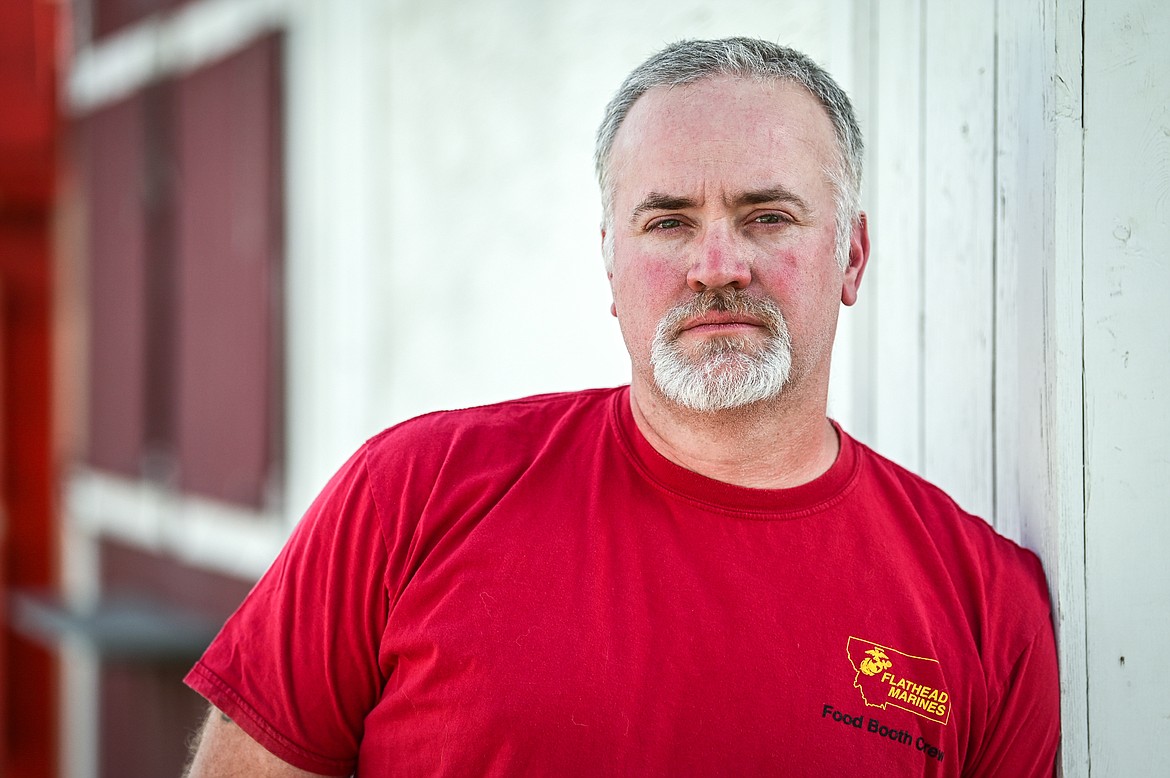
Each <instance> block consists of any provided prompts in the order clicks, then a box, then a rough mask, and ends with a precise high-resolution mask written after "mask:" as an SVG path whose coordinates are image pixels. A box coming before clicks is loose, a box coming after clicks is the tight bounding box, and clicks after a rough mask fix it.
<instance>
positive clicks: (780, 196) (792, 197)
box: [723, 186, 808, 211]
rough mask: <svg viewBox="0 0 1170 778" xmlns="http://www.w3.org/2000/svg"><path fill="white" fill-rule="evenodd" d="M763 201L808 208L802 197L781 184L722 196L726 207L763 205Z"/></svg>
mask: <svg viewBox="0 0 1170 778" xmlns="http://www.w3.org/2000/svg"><path fill="white" fill-rule="evenodd" d="M764 203H792V204H793V205H795V206H796V207H798V208H801V209H803V210H806V211H807V210H808V203H806V202H805V201H804V198H802V197H801V196H800V195H798V194H796V193H795V192H793V191H791V190H789V189H785V188H784V187H782V186H770V187H766V188H764V189H750V190H747V191H744V192H737V193H735V194H734V195H732V196H731V197H725V198H723V204H724V205H726V206H728V207H732V206H736V205H763V204H764Z"/></svg>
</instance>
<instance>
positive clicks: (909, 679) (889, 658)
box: [846, 637, 951, 724]
mask: <svg viewBox="0 0 1170 778" xmlns="http://www.w3.org/2000/svg"><path fill="white" fill-rule="evenodd" d="M846 651H847V653H848V654H849V663H850V664H851V665H853V670H854V672H855V673H856V675H855V676H854V677H853V685H854V686H855V687H856V688H857V689H858V690H859V691H860V692H861V699H862V701H863V702H864V703H865V704H866V705H868V706H869V707H871V708H882V709H883V710H884V709H885V708H886V706H890V707H894V708H901V709H902V710H905V711H909V712H910V713H913V714H914V715H916V716H921V717H922V718H924V719H930V720H931V721H937V722H938V723H939V724H946V723H947V722H948V721H950V718H951V695H950V692H948V691H947V684H946V679H944V678H943V673H942V666H941V665H939V662H938V660H937V659H931V658H929V657H925V656H912V655H910V654H903V653H902V652H901V651H898V650H896V649H893V648H890V647H889V646H883V645H882V644H881V643H874V642H872V641H869V640H862V639H861V638H855V637H850V638H849V644H848V646H847V648H846Z"/></svg>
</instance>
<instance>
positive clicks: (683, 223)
mask: <svg viewBox="0 0 1170 778" xmlns="http://www.w3.org/2000/svg"><path fill="white" fill-rule="evenodd" d="M838 159H839V157H838V153H837V150H836V146H835V143H834V135H833V128H832V124H831V123H830V121H829V118H828V116H827V115H826V113H825V111H824V109H823V108H822V107H821V106H820V104H819V103H818V102H817V101H816V99H815V98H813V97H812V96H811V95H810V94H808V92H806V91H805V90H804V89H803V88H802V87H800V86H797V85H793V84H790V83H787V82H775V81H754V80H743V79H735V78H730V77H719V78H710V79H706V80H704V81H700V82H698V83H695V84H692V85H689V86H685V87H675V88H672V89H667V88H657V89H653V90H651V91H650V92H647V93H646V94H645V95H643V96H642V97H641V98H640V99H639V100H638V102H637V103H635V104H634V107H633V108H632V109H631V110H630V113H629V115H628V116H627V117H626V120H625V122H624V123H623V124H622V127H621V129H620V130H619V131H618V134H617V138H616V139H615V142H614V147H613V152H612V155H611V157H610V170H611V178H610V180H611V181H612V182H613V213H612V218H611V221H610V224H609V227H608V230H609V234H608V235H607V236H606V237H607V238H608V239H609V240H612V242H613V243H612V250H613V263H612V268H611V272H610V284H611V288H612V290H613V300H614V308H613V311H614V314H615V315H616V316H617V317H618V320H619V323H620V324H621V328H622V335H623V337H624V338H625V341H626V347H627V348H628V349H629V352H630V357H631V360H632V363H633V369H634V370H633V372H634V375H633V381H634V384H635V386H638V387H642V388H645V389H649V390H650V391H653V392H655V393H656V394H658V395H659V396H662V397H665V398H667V399H669V400H671V401H673V402H675V403H677V404H680V405H683V406H684V407H689V408H692V409H695V410H704V411H715V410H724V409H727V408H734V407H740V406H744V405H751V404H753V403H756V402H761V401H766V400H770V399H772V398H774V397H776V396H778V395H779V394H780V393H781V391H782V390H784V391H788V388H789V387H796V386H798V385H799V386H802V387H804V388H806V389H811V390H816V391H822V390H823V388H824V387H825V386H827V382H828V370H829V356H830V352H831V348H832V342H833V336H834V334H835V331H836V323H837V311H838V306H839V301H844V302H846V303H847V304H851V303H852V302H853V301H854V299H855V298H856V289H857V284H858V283H859V282H860V278H861V271H862V269H863V268H864V264H865V255H866V254H867V252H868V239H867V238H866V236H865V234H864V233H865V230H864V227H859V228H857V229H855V230H854V231H853V239H852V242H851V246H850V253H851V256H850V265H849V267H848V268H847V269H846V270H845V271H842V270H841V269H840V268H839V266H838V265H837V262H836V259H835V251H834V249H835V245H834V244H835V219H836V209H835V199H834V190H833V185H832V183H831V182H830V180H829V177H828V172H827V171H829V170H831V169H833V168H834V167H835V166H836V165H838Z"/></svg>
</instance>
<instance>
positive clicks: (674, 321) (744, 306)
mask: <svg viewBox="0 0 1170 778" xmlns="http://www.w3.org/2000/svg"><path fill="white" fill-rule="evenodd" d="M711 311H715V312H717V313H730V314H736V315H741V316H750V317H752V318H753V319H759V320H760V322H761V323H763V325H764V327H765V329H767V330H768V334H770V335H772V336H773V337H783V336H785V335H786V334H787V332H788V327H787V325H786V324H785V322H784V314H783V312H782V311H781V310H780V306H779V305H777V304H776V303H775V302H773V301H772V300H769V299H768V298H766V297H752V296H751V295H748V294H746V293H745V292H743V291H742V290H740V289H729V288H726V287H720V288H717V289H706V290H704V291H702V292H699V293H697V294H696V295H695V296H694V297H692V298H691V299H690V300H687V301H686V302H683V303H679V304H678V305H676V306H674V307H673V308H671V309H670V310H669V311H667V312H666V315H665V316H663V317H662V321H660V322H659V324H658V331H659V333H660V334H661V335H663V336H665V337H667V338H670V339H672V340H673V339H674V338H677V337H678V336H679V333H680V332H681V328H682V325H683V322H685V321H687V320H688V319H692V318H695V317H697V316H702V315H703V314H705V313H709V312H711Z"/></svg>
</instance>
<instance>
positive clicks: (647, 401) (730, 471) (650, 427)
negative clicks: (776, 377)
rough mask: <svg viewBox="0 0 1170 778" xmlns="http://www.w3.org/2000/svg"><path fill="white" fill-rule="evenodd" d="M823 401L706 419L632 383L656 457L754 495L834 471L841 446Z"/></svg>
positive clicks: (792, 400) (789, 401) (633, 402)
mask: <svg viewBox="0 0 1170 778" xmlns="http://www.w3.org/2000/svg"><path fill="white" fill-rule="evenodd" d="M790 388H792V389H795V387H790ZM825 396H826V393H825V392H821V393H819V397H814V398H804V397H799V396H796V395H795V393H793V394H789V393H788V392H787V391H786V392H785V393H784V394H782V395H781V396H780V397H779V398H777V399H775V400H772V401H770V402H766V403H757V404H754V405H751V406H745V407H743V408H737V409H734V410H730V411H720V412H715V413H703V412H698V411H692V410H690V409H688V408H683V407H682V406H679V405H678V404H676V403H674V402H672V401H671V400H668V399H666V398H665V397H664V396H663V395H662V394H661V393H660V392H658V391H656V390H654V389H653V388H649V387H646V386H642V385H640V382H637V381H635V382H633V383H632V384H631V385H630V406H631V410H632V411H633V415H634V421H635V422H636V423H637V425H638V429H639V430H640V431H641V433H642V435H643V436H644V437H645V438H646V440H647V441H648V442H649V443H650V445H652V446H653V447H654V448H655V450H657V451H658V453H660V454H662V455H663V456H664V457H666V458H667V459H669V460H670V461H672V462H674V463H675V464H677V465H681V466H682V467H685V468H687V469H688V470H692V471H694V472H696V473H699V474H700V475H704V476H707V477H708V478H713V479H715V480H717V481H723V482H725V483H729V484H735V485H736V486H747V487H752V488H756V489H785V488H790V487H793V486H799V485H801V484H804V483H808V482H809V481H812V480H813V479H815V478H816V477H817V476H819V475H821V474H822V473H824V472H825V471H826V470H828V469H829V467H831V466H832V464H833V462H834V461H835V460H836V458H837V452H838V450H839V448H840V441H839V440H838V439H837V432H836V430H835V429H833V425H832V424H830V423H829V420H828V419H827V418H826V417H825Z"/></svg>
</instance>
